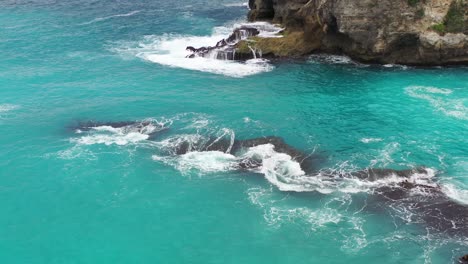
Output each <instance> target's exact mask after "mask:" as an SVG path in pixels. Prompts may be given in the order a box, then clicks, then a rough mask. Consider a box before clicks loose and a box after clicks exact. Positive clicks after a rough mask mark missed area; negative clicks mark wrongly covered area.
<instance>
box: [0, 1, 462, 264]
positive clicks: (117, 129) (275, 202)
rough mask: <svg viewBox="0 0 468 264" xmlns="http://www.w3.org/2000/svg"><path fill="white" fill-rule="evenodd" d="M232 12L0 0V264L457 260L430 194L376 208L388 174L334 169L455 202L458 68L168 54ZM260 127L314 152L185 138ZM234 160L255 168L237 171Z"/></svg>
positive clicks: (450, 232)
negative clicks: (434, 215)
mask: <svg viewBox="0 0 468 264" xmlns="http://www.w3.org/2000/svg"><path fill="white" fill-rule="evenodd" d="M246 12H247V7H246V6H245V5H244V4H243V3H242V2H235V1H234V2H233V1H231V0H226V1H212V0H195V1H189V0H182V1H176V2H174V1H172V2H171V1H159V0H156V1H144V0H138V1H104V0H103V1H97V0H94V1H92V0H86V1H70V0H65V1H47V0H33V1H10V0H6V1H5V0H4V1H1V2H0V54H1V57H2V59H1V60H0V135H1V136H0V168H1V169H0V208H2V211H1V212H0V253H1V254H0V255H1V258H2V260H3V262H4V263H155V262H160V263H343V260H346V263H377V262H379V263H452V262H455V260H456V259H457V258H458V257H459V256H461V255H463V254H467V253H468V240H467V239H466V234H465V233H463V231H462V230H463V227H460V226H458V223H455V222H456V221H455V220H454V216H451V215H444V217H442V218H446V219H444V220H440V221H438V222H437V221H431V220H430V219H429V220H428V218H427V217H425V213H424V212H427V211H424V210H421V208H422V207H423V206H422V205H421V204H423V203H424V201H430V202H431V203H432V201H439V200H436V199H435V198H433V196H431V195H432V194H431V193H421V192H418V190H410V191H408V192H409V193H408V194H407V196H405V197H406V198H405V200H402V199H400V197H401V196H398V197H397V198H396V199H395V200H394V201H390V202H389V201H388V200H387V201H383V200H382V199H381V198H382V197H381V189H379V188H380V187H385V186H390V187H395V186H396V184H398V183H401V181H402V179H399V178H396V177H393V178H392V177H389V178H385V179H383V180H381V181H377V182H369V181H365V180H361V179H357V178H355V177H347V176H346V175H348V176H349V175H353V174H352V173H353V172H356V171H359V170H362V169H365V168H388V169H397V170H403V169H411V168H421V167H424V168H427V172H425V173H414V174H412V175H411V178H410V180H411V181H413V182H415V183H421V184H427V185H431V186H436V188H437V190H438V191H437V192H438V195H442V197H448V198H447V199H449V201H452V202H453V203H454V204H456V205H466V204H468V174H467V171H468V69H467V68H466V67H465V68H463V67H457V68H455V67H454V68H436V67H433V68H411V67H404V66H400V65H385V66H376V65H363V64H359V63H356V62H353V61H352V60H350V59H349V58H346V57H340V56H325V55H319V56H312V57H311V58H310V59H307V60H304V61H297V62H274V63H273V62H268V61H265V60H254V61H248V62H246V63H239V62H226V61H215V60H209V59H202V58H201V59H200V58H198V59H194V60H190V59H185V58H184V56H185V55H186V54H185V46H188V45H193V46H197V45H214V44H215V43H216V41H218V40H219V39H220V38H223V37H226V36H227V35H229V34H230V32H231V30H232V29H233V28H234V27H236V25H239V24H242V23H244V22H245V21H244V18H245V15H246ZM130 121H138V122H137V123H131V122H130ZM109 122H129V123H128V124H127V125H122V123H121V125H120V126H118V125H116V123H113V124H114V125H112V124H110V123H109ZM83 124H87V125H86V126H83ZM266 136H276V137H281V138H282V139H284V142H286V143H287V144H288V145H290V146H292V147H294V148H295V149H297V150H298V151H300V152H302V153H304V154H306V155H309V156H310V157H314V170H313V171H306V170H305V169H303V168H301V167H300V165H299V163H297V162H296V161H295V160H294V158H292V157H291V156H289V155H286V154H284V153H280V152H279V150H278V147H276V148H275V146H274V145H272V144H261V145H259V146H255V147H253V148H248V149H244V150H243V152H242V153H236V154H233V153H229V151H215V150H212V151H204V149H203V148H202V147H200V146H201V145H203V144H211V143H212V142H211V141H212V140H215V139H217V140H218V141H217V142H221V141H223V142H227V146H231V147H233V146H235V144H234V142H237V141H238V140H245V139H252V138H258V137H266ZM210 140H211V141H210ZM207 142H208V143H207ZM209 142H211V143H209ZM231 143H232V144H231ZM181 146H184V148H186V147H187V146H190V147H188V151H186V152H184V153H176V152H177V149H179V148H180V147H181ZM276 150H278V152H277V151H276ZM177 154H179V155H177ZM247 158H254V159H257V160H259V161H260V163H261V166H260V167H256V168H252V169H240V168H239V162H240V161H242V160H244V159H247ZM324 172H327V173H328V174H327V175H325V173H324ZM330 175H331V176H330ZM431 197H432V198H431ZM424 206H429V207H428V208H432V207H431V206H432V205H427V204H426V205H424ZM462 208H464V207H463V206H462ZM467 208H468V207H467ZM422 209H424V208H422ZM435 210H437V208H436V209H435ZM466 210H468V209H466ZM465 215H466V214H465ZM459 216H461V217H463V214H460V215H459ZM458 220H460V221H461V223H462V224H463V223H466V224H468V220H467V219H463V218H462V219H460V218H458ZM434 222H437V223H438V224H439V223H453V225H454V228H450V229H443V230H441V229H438V228H437V226H435V225H434V224H433V223H434ZM431 223H432V224H431ZM465 230H466V228H465Z"/></svg>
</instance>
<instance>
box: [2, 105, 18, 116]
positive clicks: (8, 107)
mask: <svg viewBox="0 0 468 264" xmlns="http://www.w3.org/2000/svg"><path fill="white" fill-rule="evenodd" d="M18 108H19V106H18V105H13V104H0V114H1V113H6V112H10V111H12V110H15V109H18Z"/></svg>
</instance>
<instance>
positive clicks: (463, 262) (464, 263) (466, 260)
mask: <svg viewBox="0 0 468 264" xmlns="http://www.w3.org/2000/svg"><path fill="white" fill-rule="evenodd" d="M460 263H461V264H467V263H468V254H466V255H464V256H463V257H461V258H460Z"/></svg>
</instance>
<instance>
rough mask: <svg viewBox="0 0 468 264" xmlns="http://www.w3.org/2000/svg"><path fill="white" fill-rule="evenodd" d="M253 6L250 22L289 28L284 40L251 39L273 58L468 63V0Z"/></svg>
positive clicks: (278, 0) (264, 0) (273, 1)
mask: <svg viewBox="0 0 468 264" xmlns="http://www.w3.org/2000/svg"><path fill="white" fill-rule="evenodd" d="M249 7H250V12H249V14H248V17H249V20H250V21H258V20H262V21H270V22H272V23H278V24H281V25H282V26H283V27H285V30H284V32H283V38H281V39H258V38H257V39H255V38H252V39H250V41H251V42H252V43H253V44H251V46H252V45H253V46H255V47H256V48H258V49H261V50H263V54H264V55H265V56H267V57H268V56H270V57H301V56H305V55H308V54H311V53H313V52H325V53H330V54H345V55H348V56H350V57H351V58H353V59H355V60H358V61H362V62H367V63H381V64H406V65H422V66H423V65H460V64H461V65H467V64H468V27H467V21H468V20H467V16H468V14H467V13H468V11H467V10H468V8H467V7H468V5H467V3H466V0H427V1H419V0H382V1H378V2H375V1H371V0H358V1H356V0H353V1H350V0H310V1H307V0H289V1H288V0H250V1H249ZM242 45H243V43H242V42H241V43H240V44H239V47H238V48H239V51H240V52H242V51H244V52H245V48H243V46H242Z"/></svg>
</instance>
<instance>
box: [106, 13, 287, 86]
mask: <svg viewBox="0 0 468 264" xmlns="http://www.w3.org/2000/svg"><path fill="white" fill-rule="evenodd" d="M243 25H245V26H252V27H256V28H258V29H259V30H260V35H259V36H260V37H280V36H279V35H278V33H279V32H280V31H281V30H283V29H282V28H279V27H277V26H275V25H272V24H269V23H266V22H255V23H232V24H230V25H228V26H223V27H216V28H214V29H213V33H212V35H210V36H187V35H174V34H165V35H162V36H154V35H153V36H146V37H145V38H144V39H143V40H141V41H139V42H138V43H121V44H120V45H119V46H118V47H112V48H111V50H112V51H115V52H117V53H119V54H122V55H131V56H136V57H139V58H141V59H144V60H147V61H150V62H154V63H158V64H161V65H165V66H169V67H176V68H184V69H189V70H195V71H202V72H209V73H214V74H221V75H226V76H229V77H236V78H242V77H246V76H249V75H254V74H258V73H262V72H269V71H271V70H273V68H274V67H273V66H272V65H271V64H269V63H268V60H264V59H252V60H248V61H246V62H239V61H231V60H218V59H215V58H202V57H196V58H187V55H190V54H191V53H190V52H188V51H186V47H187V46H193V47H206V46H214V45H215V44H216V43H217V42H218V41H220V40H221V39H224V38H226V37H228V36H229V35H230V34H232V32H233V30H234V29H235V28H238V27H240V26H243ZM258 53H260V51H258Z"/></svg>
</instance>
